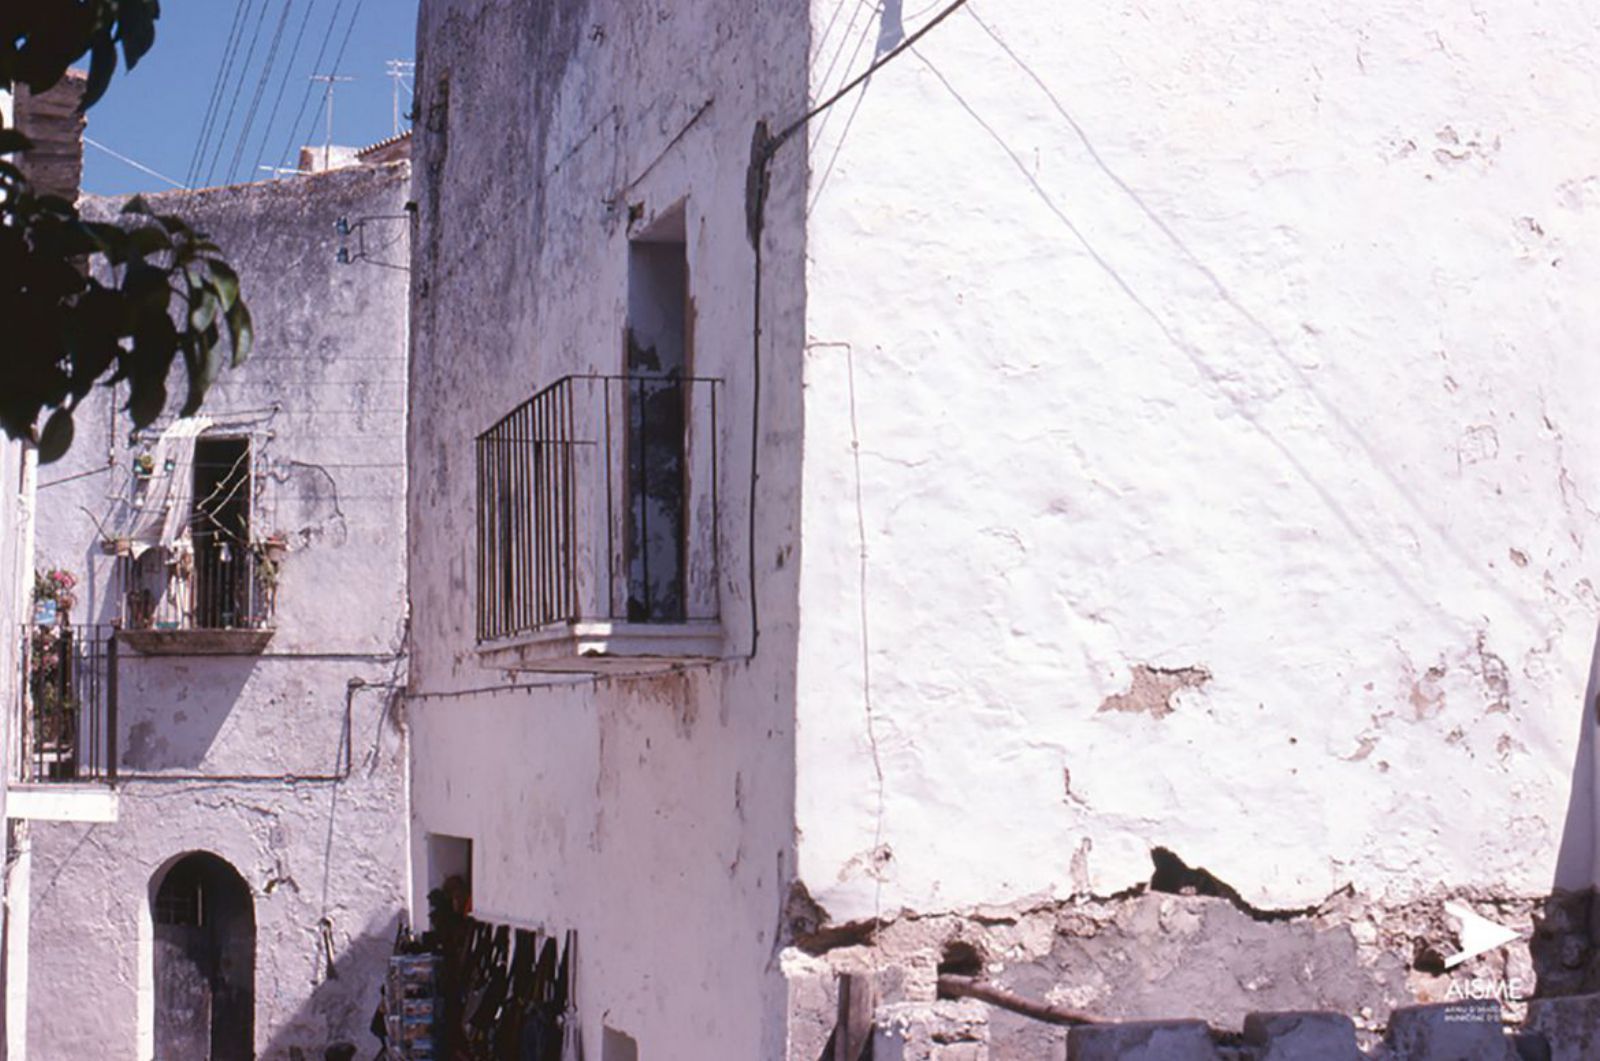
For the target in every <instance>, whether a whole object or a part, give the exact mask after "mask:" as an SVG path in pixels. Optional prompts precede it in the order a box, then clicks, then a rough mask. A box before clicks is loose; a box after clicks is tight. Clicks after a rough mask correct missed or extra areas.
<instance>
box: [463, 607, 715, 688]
mask: <svg viewBox="0 0 1600 1061" xmlns="http://www.w3.org/2000/svg"><path fill="white" fill-rule="evenodd" d="M721 657H722V624H721V623H719V622H715V621H709V622H707V621H700V622H685V623H626V622H612V621H609V620H591V619H583V620H579V621H577V622H568V623H552V624H551V625H549V626H545V627H541V628H540V629H538V630H533V631H530V632H528V633H525V634H517V635H515V636H513V637H506V638H501V639H499V640H496V641H485V642H481V643H480V644H479V645H478V658H479V660H481V661H482V662H483V664H484V665H485V666H487V667H494V668H496V669H498V670H510V671H534V672H554V673H579V674H613V673H639V672H646V673H648V672H650V671H654V670H670V669H671V668H672V667H674V666H676V665H678V664H680V663H688V662H694V661H703V660H714V659H720V658H721Z"/></svg>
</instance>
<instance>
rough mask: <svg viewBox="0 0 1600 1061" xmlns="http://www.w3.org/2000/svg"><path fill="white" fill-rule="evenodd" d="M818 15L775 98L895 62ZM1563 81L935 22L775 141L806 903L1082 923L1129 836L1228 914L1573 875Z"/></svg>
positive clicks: (1593, 36) (1359, 47)
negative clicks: (1201, 877) (801, 338)
mask: <svg viewBox="0 0 1600 1061" xmlns="http://www.w3.org/2000/svg"><path fill="white" fill-rule="evenodd" d="M908 6H910V5H908ZM918 6H919V7H920V6H922V5H918ZM855 7H856V5H854V4H852V3H836V2H834V0H822V2H819V3H817V4H815V5H814V7H813V11H812V21H813V36H814V41H813V45H812V60H811V67H810V68H811V81H812V84H811V91H812V94H813V96H814V97H816V98H823V97H825V96H826V95H827V94H829V93H830V92H831V91H833V89H835V88H836V87H837V86H838V85H840V84H842V83H843V82H844V81H845V80H846V78H847V76H852V75H853V74H854V73H856V72H859V71H860V70H862V69H864V68H865V65H866V63H867V62H869V61H870V59H871V57H872V55H873V53H874V52H875V50H879V49H881V48H882V47H883V46H884V45H883V43H880V42H886V43H887V44H891V45H892V44H893V43H894V42H895V41H896V40H898V39H899V35H898V34H897V33H896V32H894V27H893V19H894V18H895V17H897V16H898V15H899V14H900V13H901V12H900V9H901V5H900V4H899V3H894V2H891V3H889V4H887V5H884V9H883V10H884V13H883V16H882V17H881V18H877V17H874V18H872V19H870V20H868V19H867V18H866V16H865V15H862V16H861V17H860V18H856V17H853V16H852V12H851V9H852V8H855ZM928 15H929V12H928V11H926V10H923V11H920V12H918V11H907V12H905V20H906V21H905V26H904V29H905V31H906V32H912V31H915V30H916V29H917V28H918V27H919V26H920V25H921V24H923V22H925V21H926V18H927V17H928ZM886 21H887V22H889V23H890V25H889V26H888V28H887V29H886V28H885V26H884V23H885V22H886ZM1597 46H1600V41H1597V30H1596V29H1595V26H1594V24H1593V20H1592V19H1590V18H1588V17H1586V15H1585V13H1583V12H1581V11H1579V10H1578V9H1576V8H1569V9H1552V8H1548V7H1538V8H1535V7H1528V6H1526V5H1521V4H1515V3H1509V2H1489V3H1480V4H1473V5H1439V4H1424V5H1420V6H1411V7H1396V6H1394V5H1389V4H1378V3H1356V4H1353V5H1344V6H1342V7H1337V8H1330V7H1317V6H1312V7H1305V6H1297V5H1290V6H1284V5H1275V4H1267V3H1253V2H1242V0H1226V2H1222V3H1215V4H1208V5H1201V6H1198V7H1197V6H1193V5H1189V6H1175V5H1166V6H1162V5H1156V6H1151V5H1141V4H1112V5H1108V6H1101V7H1096V6H1093V5H1088V6H1085V5H1068V4H1042V3H1029V2H1024V0H972V2H971V3H969V4H967V5H966V8H965V10H963V11H960V12H957V13H956V14H955V15H954V16H953V17H952V18H951V19H949V20H948V21H947V22H945V23H944V24H942V25H940V26H939V27H937V28H936V29H934V30H933V31H932V33H930V35H929V36H928V37H927V38H926V39H925V41H924V42H922V43H921V44H919V45H917V46H916V48H915V49H914V50H913V51H911V52H908V53H906V54H904V55H902V56H901V57H900V58H899V59H897V60H896V61H895V62H894V63H893V64H891V65H890V66H889V67H888V68H886V69H884V70H882V71H880V72H879V73H878V74H877V75H875V76H874V77H873V78H872V80H871V81H870V82H869V83H868V85H867V86H866V87H865V88H864V90H863V91H862V92H861V93H859V94H858V95H855V96H852V97H849V98H846V99H845V100H843V101H842V102H840V103H839V104H837V105H836V106H835V107H834V108H833V109H832V110H831V111H830V112H829V113H828V114H827V115H826V116H825V117H823V118H821V119H819V120H818V121H817V122H814V123H813V124H812V126H811V136H812V145H813V146H812V159H811V168H812V175H811V186H810V189H809V192H808V209H809V211H810V213H809V222H808V229H807V241H808V242H807V246H808V273H807V308H806V333H807V350H806V354H805V425H806V430H805V458H804V465H805V485H804V491H805V504H804V512H805V516H804V521H803V526H802V537H803V539H804V542H805V560H804V566H803V574H802V579H801V597H800V604H801V623H800V633H801V641H800V663H799V679H798V687H799V690H800V693H799V707H798V712H799V723H798V733H797V745H798V747H797V753H796V756H797V763H798V766H797V774H798V797H797V800H798V807H797V824H798V835H799V836H800V838H801V839H800V868H801V872H802V876H803V878H804V880H805V882H806V883H807V884H808V885H809V887H810V889H811V891H812V893H813V894H814V895H816V896H817V898H818V899H819V901H820V902H821V904H822V905H823V906H824V907H825V908H826V909H827V910H828V911H829V913H830V914H831V915H833V916H834V917H835V918H840V919H845V918H855V917H870V916H872V915H873V913H874V912H875V911H883V912H893V911H895V910H897V909H900V908H909V909H915V910H919V911H924V912H929V911H935V910H963V909H970V908H972V907H974V906H976V905H979V904H988V903H1003V902H1007V901H1012V900H1018V899H1021V898H1024V897H1065V896H1067V895H1071V894H1075V893H1095V894H1102V895H1103V894H1109V893H1113V892H1116V891H1118V890H1120V889H1123V888H1126V887H1128V886H1129V885H1132V884H1135V883H1137V882H1140V881H1142V880H1147V879H1148V878H1149V876H1150V872H1151V864H1150V859H1149V855H1148V852H1149V850H1150V849H1151V848H1152V847H1153V846H1156V845H1161V846H1165V847H1168V848H1170V849H1172V850H1174V851H1176V852H1177V853H1178V854H1179V855H1181V856H1182V857H1183V858H1185V859H1186V860H1187V861H1189V862H1190V863H1191V864H1200V865H1204V866H1205V867H1206V868H1208V869H1209V870H1211V871H1212V872H1214V873H1215V874H1217V876H1219V877H1220V878H1222V879H1223V880H1224V881H1227V882H1229V883H1230V884H1232V885H1234V886H1235V887H1237V888H1238V889H1239V891H1240V892H1241V893H1243V895H1244V897H1245V898H1246V899H1247V900H1249V901H1250V902H1253V903H1256V904H1258V905H1261V906H1268V907H1271V906H1301V905H1304V904H1307V903H1311V902H1316V901H1319V900H1321V899H1322V898H1324V897H1325V896H1327V895H1328V894H1329V893H1331V892H1332V891H1334V890H1335V889H1337V888H1340V887H1342V886H1344V885H1347V884H1352V885H1354V886H1355V887H1356V888H1357V889H1358V890H1360V891H1361V892H1363V893H1366V894H1370V895H1374V896H1379V897H1383V898H1386V899H1389V900H1393V901H1403V900H1405V899H1406V898H1408V897H1411V896H1415V895H1418V894H1421V893H1423V892H1426V891H1430V890H1437V889H1438V888H1440V887H1445V886H1448V887H1451V888H1467V887H1472V888H1481V889H1487V890H1489V891H1490V892H1493V893H1498V894H1514V895H1528V896H1532V895H1539V894H1543V893H1545V892H1547V891H1548V890H1549V888H1550V887H1551V884H1552V882H1553V880H1554V878H1555V874H1556V862H1557V851H1558V849H1561V848H1562V845H1563V844H1565V845H1566V848H1565V851H1566V857H1565V859H1564V863H1563V870H1562V881H1561V883H1564V884H1568V885H1580V886H1581V885H1583V884H1585V883H1587V882H1588V881H1589V880H1591V879H1592V878H1591V876H1590V874H1591V872H1592V870H1591V866H1590V864H1589V859H1590V852H1591V849H1592V845H1591V843H1590V837H1591V836H1592V828H1593V821H1594V814H1593V807H1592V805H1591V804H1589V803H1588V800H1589V797H1588V795H1587V790H1586V789H1584V787H1583V786H1585V785H1587V784H1588V783H1589V782H1588V778H1589V773H1590V770H1589V765H1588V764H1587V762H1586V761H1584V760H1582V759H1579V760H1578V766H1579V770H1578V772H1577V774H1576V775H1575V773H1574V762H1575V754H1576V748H1577V742H1576V739H1577V737H1578V733H1579V730H1580V727H1581V725H1582V719H1583V691H1584V682H1585V678H1586V675H1587V673H1588V670H1589V666H1590V658H1591V653H1592V651H1593V648H1594V644H1595V621H1596V610H1597V606H1600V597H1597V594H1596V590H1595V585H1594V579H1595V572H1594V560H1593V558H1592V557H1591V556H1589V553H1588V550H1589V548H1590V546H1591V543H1594V542H1596V541H1597V538H1596V531H1597V529H1600V501H1597V498H1600V473H1597V471H1596V469H1597V467H1600V465H1597V458H1600V427H1597V423H1596V419H1595V417H1594V416H1593V414H1592V405H1593V403H1594V398H1595V395H1596V394H1597V393H1600V357H1597V350H1600V317H1597V316H1596V315H1595V313H1594V312H1593V311H1592V306H1593V301H1594V300H1593V293H1594V291H1595V290H1596V289H1597V281H1600V264H1597V263H1596V261H1595V260H1594V258H1593V256H1592V255H1590V254H1587V253H1586V252H1585V249H1586V248H1588V247H1592V246H1594V245H1596V240H1597V238H1600V210H1597V205H1600V137H1597V135H1596V133H1597V131H1600V130H1597V121H1600V119H1597V118H1596V115H1597V114H1600V107H1597V103H1600V98H1597V97H1600V85H1597V82H1596V81H1595V79H1594V77H1593V68H1594V62H1595V59H1596V56H1597ZM1141 667H1147V668H1156V669H1166V670H1167V671H1171V672H1173V673H1159V672H1158V671H1156V670H1149V671H1145V672H1143V675H1144V676H1143V677H1142V678H1136V670H1137V669H1138V668H1141ZM1166 688H1175V689H1176V691H1175V692H1174V693H1173V695H1171V696H1170V698H1168V697H1166V696H1165V695H1164V693H1165V689H1166ZM1130 691H1131V694H1132V695H1127V696H1124V695H1123V694H1130ZM1575 783H1576V784H1577V786H1578V794H1577V797H1576V799H1575V802H1574V813H1573V816H1572V818H1571V820H1570V821H1569V820H1568V819H1567V807H1568V797H1569V791H1572V789H1573V786H1574V784H1575ZM875 852H876V854H875Z"/></svg>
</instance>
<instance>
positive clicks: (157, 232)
mask: <svg viewBox="0 0 1600 1061" xmlns="http://www.w3.org/2000/svg"><path fill="white" fill-rule="evenodd" d="M128 244H129V246H131V247H132V248H133V251H134V253H136V254H140V255H146V254H155V253H157V252H158V251H169V250H171V249H172V240H170V239H168V238H167V234H166V233H165V232H163V231H162V230H161V229H160V228H158V227H157V226H155V225H141V226H140V227H138V228H136V229H134V230H133V231H132V232H130V233H128Z"/></svg>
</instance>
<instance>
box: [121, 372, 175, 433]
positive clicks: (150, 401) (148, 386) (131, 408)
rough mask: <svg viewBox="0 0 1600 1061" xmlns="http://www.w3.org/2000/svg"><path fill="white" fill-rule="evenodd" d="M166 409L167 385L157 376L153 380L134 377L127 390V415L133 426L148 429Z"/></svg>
mask: <svg viewBox="0 0 1600 1061" xmlns="http://www.w3.org/2000/svg"><path fill="white" fill-rule="evenodd" d="M166 407H167V385H166V383H165V382H163V381H162V379H161V378H160V377H159V376H158V377H156V378H155V379H153V380H148V379H141V378H140V377H137V376H135V377H134V378H133V380H132V386H131V387H130V388H129V389H128V415H129V416H131V417H133V426H135V427H148V426H149V425H150V424H152V423H154V422H155V419H156V417H158V416H160V415H161V410H163V409H165V408H166Z"/></svg>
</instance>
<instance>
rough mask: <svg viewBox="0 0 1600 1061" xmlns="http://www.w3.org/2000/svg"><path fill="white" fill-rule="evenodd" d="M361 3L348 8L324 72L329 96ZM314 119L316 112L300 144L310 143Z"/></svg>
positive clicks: (335, 14)
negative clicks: (328, 64) (330, 64)
mask: <svg viewBox="0 0 1600 1061" xmlns="http://www.w3.org/2000/svg"><path fill="white" fill-rule="evenodd" d="M363 3H365V0H356V3H355V6H354V7H353V8H351V9H350V21H349V22H347V23H345V27H344V37H343V39H342V40H340V41H339V50H338V51H337V52H335V53H334V56H333V65H332V66H330V67H329V68H328V70H327V71H326V73H327V74H328V81H327V85H328V88H327V94H328V95H330V96H331V95H332V94H333V86H334V82H333V80H332V79H333V78H334V77H337V76H338V73H339V65H340V64H341V63H343V62H344V52H345V49H346V48H347V47H349V46H350V33H351V31H353V30H354V29H355V28H356V19H358V18H360V17H361V5H362V4H363ZM338 14H339V13H338V11H335V12H334V17H335V18H337V17H338ZM319 72H320V71H319ZM316 121H317V116H316V114H312V115H311V123H310V124H308V125H307V126H306V132H305V135H304V136H302V137H301V138H300V142H301V143H302V144H305V143H310V141H311V136H312V130H313V129H315V128H316Z"/></svg>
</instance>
